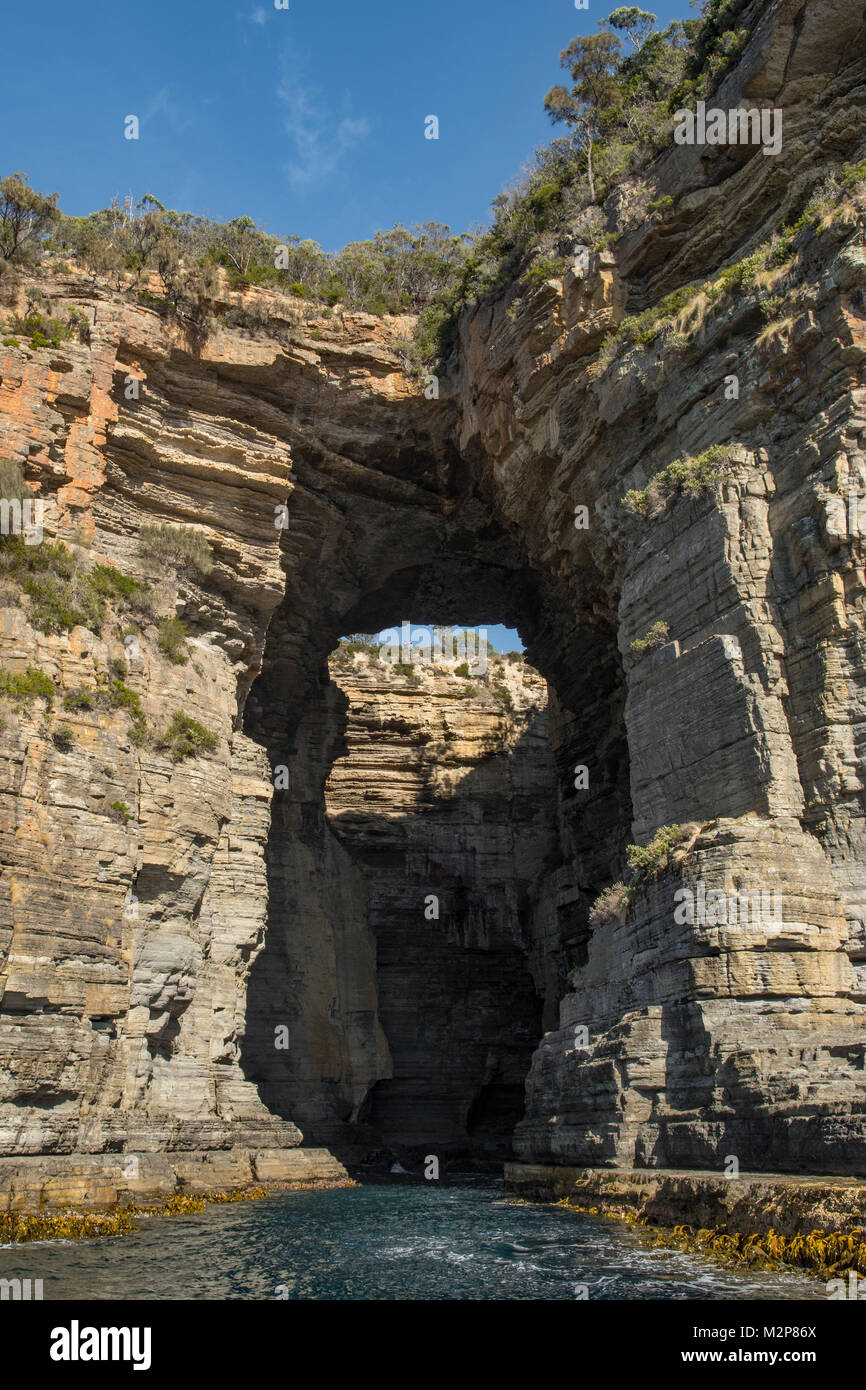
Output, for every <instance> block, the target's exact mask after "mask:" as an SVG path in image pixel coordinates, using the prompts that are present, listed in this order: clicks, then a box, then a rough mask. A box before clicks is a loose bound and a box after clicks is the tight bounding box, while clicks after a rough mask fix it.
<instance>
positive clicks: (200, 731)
mask: <svg viewBox="0 0 866 1390" xmlns="http://www.w3.org/2000/svg"><path fill="white" fill-rule="evenodd" d="M218 742H219V740H218V739H217V736H216V734H214V733H212V732H211V731H210V729H206V728H205V727H204V725H203V724H200V723H199V722H198V720H197V719H191V718H190V716H189V715H188V714H182V713H180V712H179V711H178V712H177V713H175V714H173V715H172V717H171V723H170V724H169V726H168V728H167V729H166V731H165V733H164V734H163V735H162V737H161V738H160V740H159V743H160V746H161V747H163V748H169V749H170V750H171V754H170V756H171V760H172V762H173V763H181V762H183V760H184V759H185V758H198V757H200V756H201V754H203V753H212V752H213V751H214V749H215V748H216V747H217V744H218Z"/></svg>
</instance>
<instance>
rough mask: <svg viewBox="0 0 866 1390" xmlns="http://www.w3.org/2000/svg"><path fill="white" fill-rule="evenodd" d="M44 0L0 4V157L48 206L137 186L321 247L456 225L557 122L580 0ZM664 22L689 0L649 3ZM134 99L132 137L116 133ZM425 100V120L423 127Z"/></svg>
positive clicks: (483, 205)
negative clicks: (555, 104)
mask: <svg viewBox="0 0 866 1390" xmlns="http://www.w3.org/2000/svg"><path fill="white" fill-rule="evenodd" d="M289 6H290V8H289V9H287V10H277V9H275V7H274V0H174V2H173V3H168V0H150V3H146V4H126V3H124V0H86V3H85V4H83V5H70V4H68V3H61V0H45V2H44V3H40V4H32V3H31V4H23V5H17V6H9V5H7V6H6V7H5V13H4V18H3V30H4V32H3V40H4V48H5V51H6V53H7V55H9V59H8V61H7V62H6V63H5V64H4V74H3V83H2V85H0V130H2V132H3V137H2V139H3V158H2V160H0V169H2V172H3V173H9V172H12V171H14V170H17V169H21V170H23V171H24V172H25V173H27V174H28V175H29V176H30V179H31V182H32V183H33V185H34V187H37V188H39V189H41V190H42V191H43V192H49V193H50V192H54V191H55V190H57V191H58V192H59V193H60V203H61V207H62V208H63V209H64V211H65V212H68V213H73V214H82V213H87V212H92V211H94V210H95V209H96V208H99V207H104V206H105V205H106V204H107V203H109V202H110V200H111V198H112V196H113V195H115V194H116V195H117V196H118V197H124V196H125V195H126V194H127V193H132V194H133V195H134V197H135V198H136V199H137V198H139V197H140V196H141V195H142V194H144V193H153V194H155V195H156V196H157V197H158V198H160V200H161V201H162V202H163V203H165V204H166V206H168V207H174V208H178V209H182V210H186V209H189V210H191V211H193V212H198V213H204V214H207V215H209V216H211V217H215V218H219V219H224V218H229V217H236V216H240V215H241V214H246V215H248V216H250V217H253V218H254V219H255V220H256V221H257V222H259V223H261V224H262V225H263V226H264V227H265V228H266V229H267V230H268V231H270V232H273V233H275V234H278V235H297V236H308V237H312V238H313V239H314V240H315V241H318V242H320V243H321V244H322V245H323V246H324V247H325V249H326V250H336V249H338V248H339V247H341V246H343V245H345V243H346V242H348V241H353V240H358V239H362V238H365V237H368V236H370V235H371V234H372V233H373V232H374V231H375V230H376V228H377V227H388V226H392V225H393V224H394V223H395V222H398V221H400V222H404V223H407V224H412V223H415V222H422V221H427V220H435V221H439V222H446V223H448V224H449V225H450V226H451V227H452V228H453V230H455V231H465V230H467V229H468V228H470V227H471V226H473V225H477V224H479V223H482V222H486V221H487V219H488V214H489V208H490V203H491V200H492V199H493V198H494V197H495V195H496V194H497V193H498V192H499V191H500V190H501V189H502V188H503V187H504V186H506V185H507V184H508V183H510V182H511V181H512V180H513V179H515V178H516V177H517V176H518V175H519V173H520V170H521V167H522V165H523V163H524V161H525V160H526V159H527V157H528V156H529V155H531V153H532V150H533V149H534V147H535V146H536V145H538V144H541V143H545V142H547V141H548V140H549V139H550V138H551V136H552V135H553V134H554V133H555V132H554V130H553V128H552V127H551V125H550V122H549V120H548V118H547V116H546V115H545V113H544V110H543V106H542V103H543V100H544V94H545V92H546V91H547V90H548V88H549V87H550V86H552V85H553V84H554V83H555V82H558V81H559V80H560V76H561V73H560V69H559V52H560V50H561V49H562V48H564V47H565V45H566V44H567V43H568V42H569V40H570V39H571V38H573V37H574V36H575V35H576V34H578V33H590V32H593V31H594V30H595V29H596V27H597V24H598V21H599V19H601V18H602V17H603V16H604V15H606V14H608V13H609V12H610V10H611V9H612V8H614V5H613V4H600V3H598V0H590V4H589V9H588V10H582V11H581V10H576V9H575V7H574V0H436V3H435V4H433V3H430V4H427V3H424V0H289ZM648 8H650V9H651V10H653V12H654V13H656V14H657V15H658V17H659V20H660V22H663V23H666V22H668V21H669V20H670V19H673V18H685V17H688V16H693V15H694V14H695V11H694V10H693V9H691V8H690V7H689V4H688V0H664V3H662V4H657V5H652V4H650V5H648ZM128 115H136V116H138V118H139V121H140V139H139V140H137V141H135V140H126V139H124V136H123V129H124V118H125V117H126V116H128ZM429 115H436V116H438V118H439V122H440V138H439V139H438V140H426V139H425V138H424V121H425V117H427V116H429Z"/></svg>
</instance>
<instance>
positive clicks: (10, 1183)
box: [0, 1148, 351, 1219]
mask: <svg viewBox="0 0 866 1390" xmlns="http://www.w3.org/2000/svg"><path fill="white" fill-rule="evenodd" d="M350 1181H351V1180H350V1178H349V1174H348V1173H347V1172H346V1169H345V1168H344V1167H343V1165H342V1163H340V1162H339V1161H338V1160H337V1159H336V1158H334V1156H333V1154H331V1153H329V1152H328V1150H327V1149H312V1148H310V1149H304V1148H295V1149H282V1150H280V1149H258V1150H241V1149H228V1150H225V1151H216V1152H215V1151H213V1150H211V1151H206V1152H205V1151H203V1152H190V1151H186V1152H180V1151H178V1152H167V1153H138V1154H62V1155H60V1154H58V1155H56V1156H51V1155H43V1156H39V1157H29V1156H22V1157H20V1158H16V1159H7V1160H0V1208H4V1209H5V1212H6V1214H7V1215H8V1214H10V1213H21V1214H28V1213H29V1214H43V1213H44V1212H45V1211H46V1210H50V1211H63V1212H68V1211H69V1210H71V1209H84V1210H88V1211H99V1210H102V1211H110V1210H113V1209H116V1208H118V1207H126V1206H131V1205H133V1204H135V1203H137V1202H147V1203H153V1202H156V1203H165V1202H170V1201H171V1200H172V1199H174V1198H177V1197H180V1196H183V1197H189V1196H191V1197H196V1198H202V1199H203V1200H213V1196H212V1194H214V1193H241V1192H245V1191H251V1190H254V1189H261V1188H262V1187H265V1186H266V1187H267V1188H268V1190H274V1191H277V1190H280V1189H285V1188H288V1189H291V1188H293V1187H298V1186H301V1187H320V1186H326V1187H340V1186H345V1185H347V1184H348V1183H349V1182H350ZM0 1219H2V1217H0Z"/></svg>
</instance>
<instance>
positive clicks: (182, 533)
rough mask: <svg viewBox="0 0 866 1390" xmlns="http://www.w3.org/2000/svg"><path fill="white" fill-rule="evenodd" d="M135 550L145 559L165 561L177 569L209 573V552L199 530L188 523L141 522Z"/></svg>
mask: <svg viewBox="0 0 866 1390" xmlns="http://www.w3.org/2000/svg"><path fill="white" fill-rule="evenodd" d="M138 549H139V553H140V554H141V555H142V556H144V558H145V559H147V560H153V561H158V562H159V563H160V564H162V563H165V562H166V561H167V562H168V563H169V564H174V565H176V566H177V568H178V569H183V570H187V571H195V572H196V573H197V574H210V572H211V570H212V569H213V556H212V555H211V550H210V546H209V545H208V543H207V541H206V539H205V537H204V536H203V535H202V533H201V532H200V531H194V530H193V529H192V528H191V527H189V526H163V525H156V526H142V528H141V530H140V532H139V535H138Z"/></svg>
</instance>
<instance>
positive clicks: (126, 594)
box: [87, 565, 150, 610]
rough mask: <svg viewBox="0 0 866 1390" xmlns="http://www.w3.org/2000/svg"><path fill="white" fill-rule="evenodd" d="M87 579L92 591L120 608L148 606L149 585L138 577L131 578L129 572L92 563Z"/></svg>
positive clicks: (111, 566)
mask: <svg viewBox="0 0 866 1390" xmlns="http://www.w3.org/2000/svg"><path fill="white" fill-rule="evenodd" d="M87 579H88V583H89V584H90V587H91V589H92V591H93V593H95V594H97V595H99V597H100V598H105V599H108V600H109V601H110V602H112V603H114V604H115V606H116V607H118V608H120V609H121V610H123V609H124V608H126V607H131V608H146V607H148V596H149V594H150V586H149V585H148V584H145V583H143V582H142V580H140V579H133V577H132V575H131V574H124V573H123V571H122V570H119V569H115V567H114V566H113V565H94V566H93V569H92V570H91V571H90V574H89V575H88V576H87Z"/></svg>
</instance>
